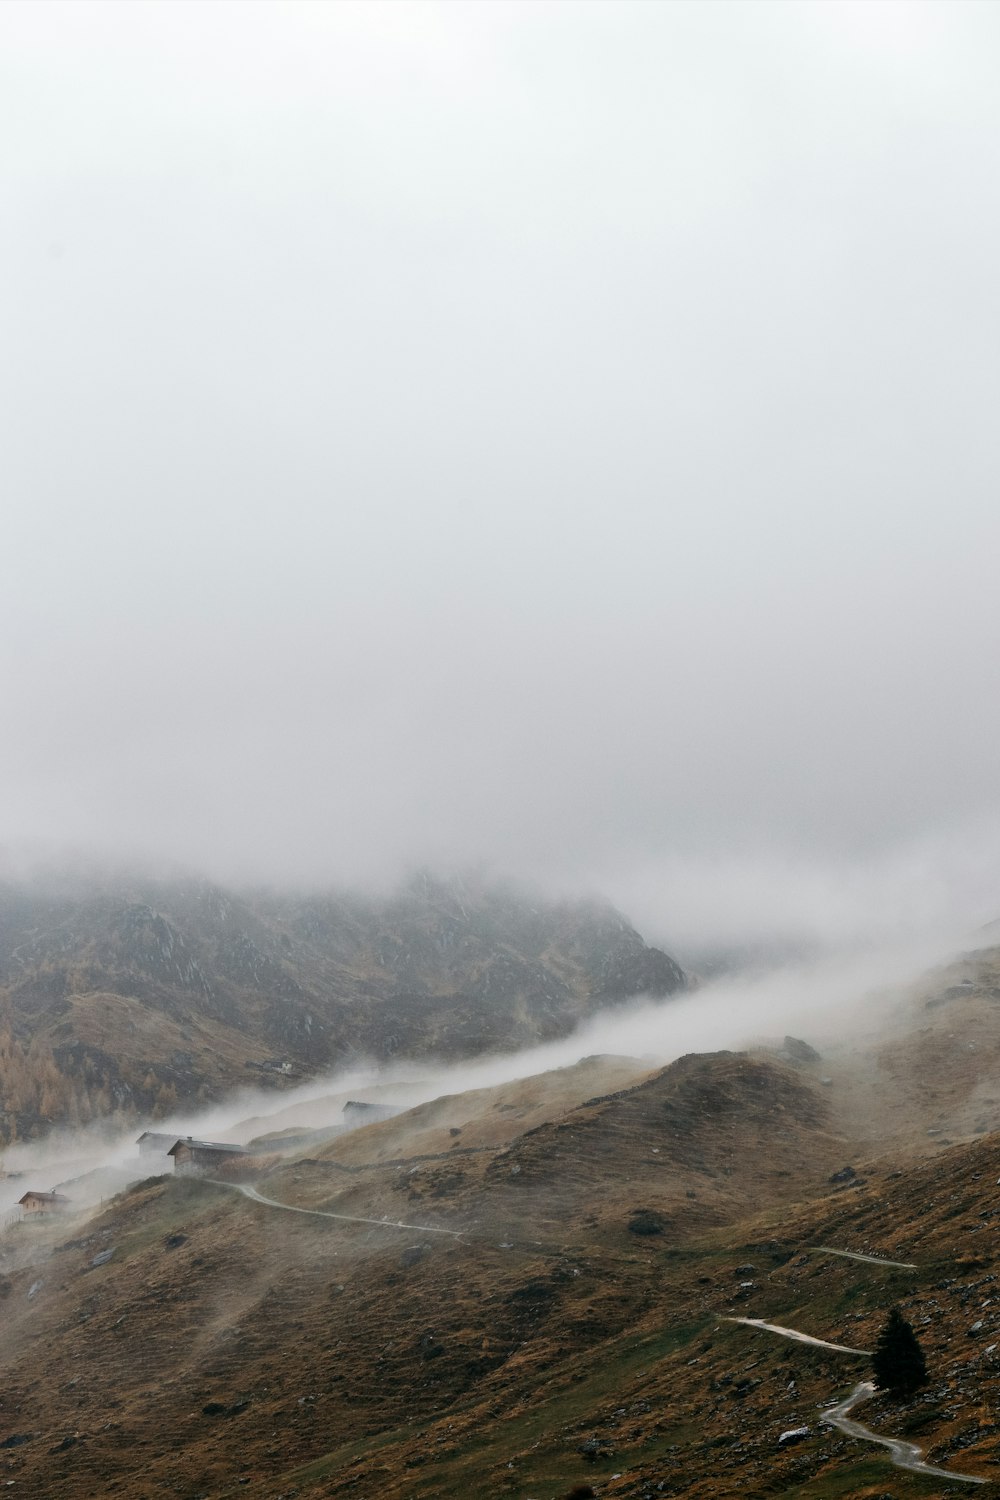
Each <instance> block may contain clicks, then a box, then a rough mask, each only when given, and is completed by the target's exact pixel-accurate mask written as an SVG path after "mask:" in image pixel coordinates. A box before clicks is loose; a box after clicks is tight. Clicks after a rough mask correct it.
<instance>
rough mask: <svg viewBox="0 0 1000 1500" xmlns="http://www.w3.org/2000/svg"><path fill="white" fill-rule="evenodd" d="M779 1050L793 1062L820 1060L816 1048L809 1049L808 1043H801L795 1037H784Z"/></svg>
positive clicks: (799, 1039) (798, 1038)
mask: <svg viewBox="0 0 1000 1500" xmlns="http://www.w3.org/2000/svg"><path fill="white" fill-rule="evenodd" d="M781 1050H782V1052H784V1053H785V1054H786V1056H788V1057H790V1058H792V1059H793V1060H794V1061H795V1062H819V1060H820V1054H819V1053H818V1052H817V1051H816V1048H815V1047H810V1045H809V1043H808V1042H803V1041H802V1040H801V1038H800V1037H797V1036H786V1037H785V1040H784V1042H783V1043H782V1044H781Z"/></svg>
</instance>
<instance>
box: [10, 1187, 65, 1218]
mask: <svg viewBox="0 0 1000 1500" xmlns="http://www.w3.org/2000/svg"><path fill="white" fill-rule="evenodd" d="M17 1201H18V1203H19V1204H20V1205H21V1207H22V1209H23V1210H24V1212H25V1214H31V1215H32V1217H35V1216H38V1215H41V1214H61V1213H65V1211H66V1209H67V1208H69V1199H68V1198H67V1197H65V1196H64V1195H63V1194H62V1193H25V1195H24V1197H23V1198H19V1199H18V1200H17Z"/></svg>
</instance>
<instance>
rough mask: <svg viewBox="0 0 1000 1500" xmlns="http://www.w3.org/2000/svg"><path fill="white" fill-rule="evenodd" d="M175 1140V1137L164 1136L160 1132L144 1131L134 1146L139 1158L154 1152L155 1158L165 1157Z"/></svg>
mask: <svg viewBox="0 0 1000 1500" xmlns="http://www.w3.org/2000/svg"><path fill="white" fill-rule="evenodd" d="M176 1139H177V1137H176V1135H168V1134H164V1132H163V1131H162V1130H144V1131H143V1132H142V1135H140V1136H139V1138H138V1140H137V1141H136V1145H137V1146H138V1147H139V1155H140V1156H149V1155H150V1154H151V1153H152V1152H154V1151H155V1153H156V1154H157V1156H166V1155H167V1152H168V1151H169V1150H170V1148H171V1146H172V1145H173V1144H174V1141H176Z"/></svg>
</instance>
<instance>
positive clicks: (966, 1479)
mask: <svg viewBox="0 0 1000 1500" xmlns="http://www.w3.org/2000/svg"><path fill="white" fill-rule="evenodd" d="M874 1394H875V1387H874V1386H873V1385H872V1383H871V1381H870V1380H862V1381H861V1383H860V1385H856V1386H855V1387H854V1389H853V1391H852V1392H851V1394H850V1395H849V1396H846V1397H845V1398H844V1400H843V1401H838V1403H837V1405H836V1406H831V1407H830V1408H829V1410H828V1411H825V1412H824V1413H823V1414H822V1417H821V1418H820V1420H821V1421H823V1422H828V1423H829V1424H830V1426H831V1427H836V1428H838V1430H839V1431H840V1432H843V1433H845V1434H846V1436H847V1437H853V1438H861V1439H862V1440H863V1441H864V1442H866V1443H879V1444H881V1446H882V1447H883V1448H888V1450H889V1457H890V1458H891V1459H892V1461H893V1463H894V1464H895V1465H896V1467H897V1468H898V1469H907V1470H908V1471H909V1472H910V1473H911V1474H933V1475H934V1478H935V1479H953V1480H955V1482H956V1483H957V1484H986V1483H988V1481H987V1480H986V1479H983V1478H981V1477H980V1476H979V1475H978V1474H956V1473H955V1472H954V1471H953V1470H952V1469H939V1468H936V1467H935V1465H934V1464H925V1463H924V1462H923V1460H922V1459H921V1457H920V1455H921V1453H922V1452H923V1449H922V1448H919V1447H918V1446H917V1444H916V1443H908V1442H907V1441H906V1440H905V1439H904V1438H892V1437H881V1436H880V1435H879V1434H878V1433H877V1432H872V1430H871V1428H870V1427H864V1426H863V1425H862V1424H861V1423H860V1422H853V1421H851V1419H850V1417H848V1415H847V1413H848V1412H849V1411H850V1410H851V1408H852V1407H854V1406H857V1405H858V1403H859V1402H860V1401H867V1400H868V1398H869V1396H874Z"/></svg>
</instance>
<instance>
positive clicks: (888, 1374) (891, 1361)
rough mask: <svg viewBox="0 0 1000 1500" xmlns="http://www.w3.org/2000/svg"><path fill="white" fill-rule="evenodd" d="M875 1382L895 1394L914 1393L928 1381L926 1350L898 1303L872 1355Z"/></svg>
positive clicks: (910, 1394)
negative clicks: (925, 1360) (921, 1345)
mask: <svg viewBox="0 0 1000 1500" xmlns="http://www.w3.org/2000/svg"><path fill="white" fill-rule="evenodd" d="M872 1367H873V1369H874V1371H875V1384H876V1385H877V1386H878V1387H879V1388H880V1389H881V1390H884V1391H890V1392H891V1393H892V1395H894V1396H912V1394H913V1392H914V1391H917V1390H919V1389H920V1387H921V1386H922V1385H926V1384H927V1365H926V1364H925V1362H924V1351H923V1350H922V1349H921V1347H920V1344H919V1343H918V1342H917V1336H916V1334H915V1333H914V1332H913V1328H912V1327H911V1325H910V1324H909V1323H908V1322H907V1321H906V1319H905V1318H904V1317H903V1314H902V1313H901V1312H900V1310H899V1308H898V1307H894V1308H893V1309H892V1311H891V1312H890V1314H889V1316H888V1318H887V1319H886V1321H885V1324H884V1326H883V1328H882V1332H881V1333H880V1334H879V1336H878V1342H877V1343H876V1345H875V1353H874V1354H873V1355H872Z"/></svg>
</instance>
